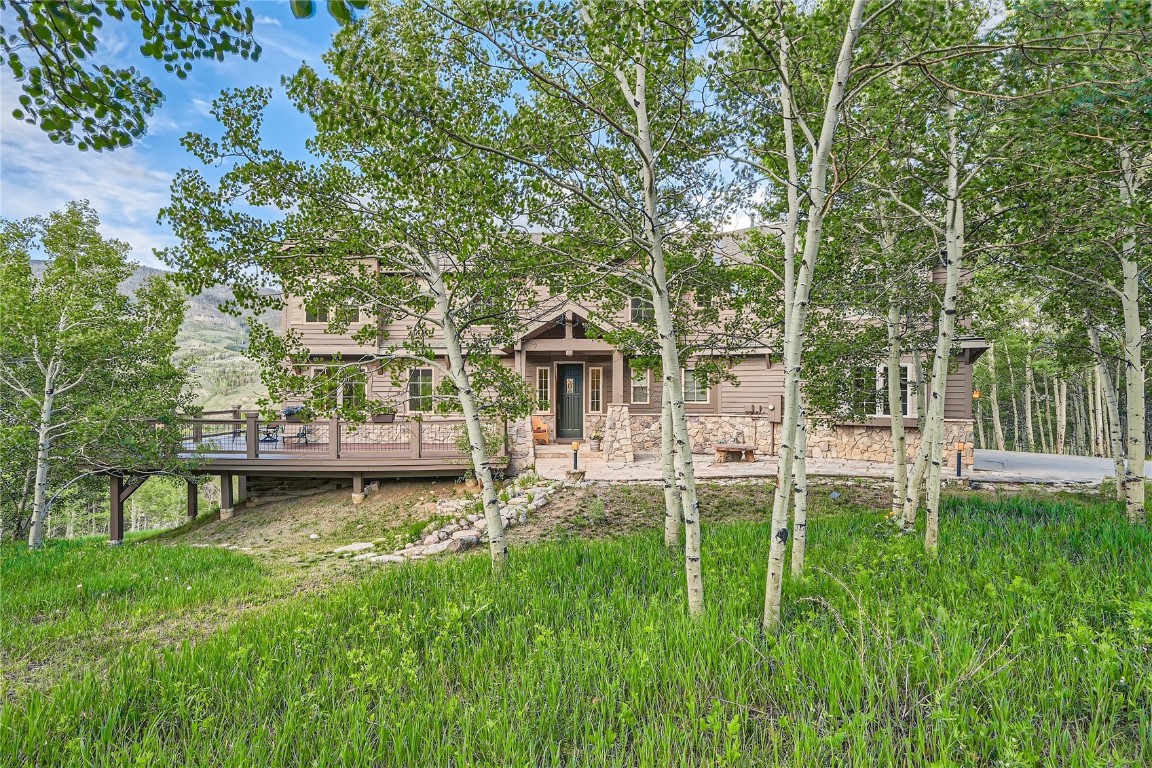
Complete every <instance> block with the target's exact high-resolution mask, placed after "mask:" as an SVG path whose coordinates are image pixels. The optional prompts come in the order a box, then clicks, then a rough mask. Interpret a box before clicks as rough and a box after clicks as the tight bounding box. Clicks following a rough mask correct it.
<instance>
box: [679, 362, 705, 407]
mask: <svg viewBox="0 0 1152 768" xmlns="http://www.w3.org/2000/svg"><path fill="white" fill-rule="evenodd" d="M684 402H686V403H706V402H708V379H707V378H705V377H704V376H703V375H700V376H697V375H696V370H695V369H694V368H685V369H684Z"/></svg>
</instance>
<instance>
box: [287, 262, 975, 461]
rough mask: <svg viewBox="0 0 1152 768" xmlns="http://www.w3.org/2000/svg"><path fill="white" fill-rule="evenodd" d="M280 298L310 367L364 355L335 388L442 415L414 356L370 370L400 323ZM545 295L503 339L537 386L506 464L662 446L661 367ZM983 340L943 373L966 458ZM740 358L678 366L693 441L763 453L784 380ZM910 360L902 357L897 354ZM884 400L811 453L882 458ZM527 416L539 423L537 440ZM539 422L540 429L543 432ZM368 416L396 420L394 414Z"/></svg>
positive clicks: (773, 361)
mask: <svg viewBox="0 0 1152 768" xmlns="http://www.w3.org/2000/svg"><path fill="white" fill-rule="evenodd" d="M933 277H937V279H938V276H933ZM927 279H932V277H928V278H927ZM285 302H286V303H285V310H284V313H283V322H284V329H285V332H287V331H295V332H297V333H298V334H299V336H300V338H301V340H302V341H303V342H304V344H305V345H306V346H307V347H308V349H309V351H310V353H311V355H312V360H313V363H311V365H312V368H313V373H315V374H320V373H322V372H323V371H324V370H325V367H326V365H327V364H328V361H330V360H331V359H333V357H334V356H336V355H339V357H340V359H341V360H342V361H343V363H345V364H347V363H348V362H350V361H352V362H354V361H358V360H360V361H363V362H364V368H365V376H364V377H363V380H362V382H361V383H359V384H355V385H353V386H354V387H363V388H364V391H354V390H349V391H345V392H344V393H343V394H342V396H345V397H360V396H363V395H365V394H366V395H368V396H369V397H371V398H373V399H379V400H382V401H385V402H388V403H390V404H393V405H394V407H395V408H396V410H397V421H396V423H397V424H399V423H400V422H401V421H403V420H405V418H411V417H418V420H419V421H420V422H421V423H422V425H423V426H422V429H429V428H432V427H434V425H435V424H436V423H437V419H438V417H437V416H435V415H433V414H432V413H430V411H431V410H432V409H431V404H432V396H433V392H434V390H435V388H436V386H437V385H438V384H439V382H438V377H439V375H440V374H439V373H438V372H437V370H436V369H435V368H433V367H416V368H413V369H412V370H411V371H410V372H409V378H408V380H407V382H399V383H398V382H396V381H395V379H394V376H393V375H392V374H390V373H388V374H386V373H380V372H378V371H377V370H375V368H374V366H373V364H372V362H371V361H372V360H373V359H374V358H375V357H376V356H377V355H378V354H381V353H383V352H384V344H385V339H395V338H396V337H398V336H400V337H402V336H403V335H404V332H405V329H404V327H401V326H399V325H398V326H396V327H390V326H387V325H384V326H381V327H380V329H379V341H378V344H377V345H372V344H362V343H358V342H357V341H356V340H355V339H354V338H353V334H354V333H356V332H357V331H359V330H361V329H362V328H363V327H364V325H365V324H366V323H371V322H374V321H373V319H372V318H370V317H368V316H362V317H360V318H359V320H360V321H361V322H357V323H353V324H352V325H351V327H349V329H348V330H347V332H345V333H343V334H339V335H335V334H330V333H328V322H327V319H328V318H327V313H326V312H324V311H323V310H320V311H315V310H313V309H310V308H309V307H308V306H306V303H305V302H304V301H303V300H302V299H301V298H299V297H293V296H288V297H286V300H285ZM543 306H545V307H546V309H545V311H544V312H543V313H542V314H541V315H540V317H539V319H538V321H537V322H535V323H533V324H530V325H528V326H527V327H526V328H525V330H524V332H523V334H522V336H521V338H520V339H519V341H518V342H517V343H516V344H515V345H514V346H512V347H510V348H508V349H505V350H503V354H504V357H503V359H504V361H505V363H506V364H507V365H508V366H510V367H512V368H513V369H514V370H515V371H517V372H518V373H519V374H520V375H521V376H523V377H524V380H525V382H526V383H527V384H528V385H529V387H530V388H531V390H532V391H533V392H534V393H535V410H534V412H533V415H532V418H531V419H525V420H524V421H523V422H522V423H519V424H514V425H510V426H509V431H508V434H509V446H510V456H509V460H510V468H511V469H512V470H514V471H515V470H519V469H523V468H524V467H526V466H529V465H531V464H532V463H533V461H534V458H535V457H536V456H537V455H539V454H540V453H541V452H546V453H548V454H549V455H555V453H556V452H557V449H558V448H561V447H562V448H563V449H564V450H569V449H568V448H567V446H568V444H569V443H571V442H573V441H581V442H583V443H587V442H588V441H590V440H594V439H597V438H599V440H600V441H602V444H603V454H604V457H605V458H606V459H608V460H610V461H624V462H627V461H631V460H633V458H634V456H635V455H636V454H637V453H639V452H644V451H652V450H658V449H659V446H660V410H661V402H662V399H661V398H662V392H661V382H660V377H659V376H654V375H653V374H652V372H651V371H648V370H644V369H643V368H641V367H638V366H637V367H633V366H632V365H631V361H630V359H629V358H628V357H627V356H626V355H624V354H622V353H621V352H619V351H618V350H617V349H615V348H614V347H613V346H612V345H611V344H610V343H608V342H607V341H604V340H603V339H601V338H597V337H596V336H597V334H594V333H593V334H590V333H589V332H588V331H589V316H590V315H591V314H592V313H590V312H589V310H588V309H586V308H585V307H583V306H581V305H580V304H578V303H576V302H572V301H567V300H566V299H565V298H564V297H562V296H553V297H549V298H548V299H547V300H546V301H545V302H544V304H543ZM650 311H651V308H650V305H647V304H646V302H644V301H643V300H640V299H633V300H632V302H631V305H630V306H629V307H627V308H626V309H624V310H622V311H621V312H620V313H619V314H618V316H617V317H616V318H615V322H618V323H621V324H630V323H639V322H642V321H643V320H644V313H645V312H650ZM599 322H600V323H601V324H603V318H599ZM986 348H987V347H986V344H985V343H984V342H983V340H981V339H978V338H974V337H966V338H962V339H961V340H960V342H959V344H958V345H957V348H956V351H955V360H954V365H953V366H952V370H951V373H950V374H949V377H948V387H947V398H946V402H945V420H946V435H945V439H946V440H947V441H948V444H952V443H958V442H963V443H965V444H966V446H967V449H966V455H967V458H968V460H969V461H970V460H971V447H972V424H973V421H972V364H973V363H974V362H975V360H976V359H977V358H978V357H979V356H980V355H981V354H982V353H983V352H984V350H985V349H986ZM738 359H739V362H737V363H736V364H735V366H734V367H733V368H732V369H731V372H732V374H734V381H722V382H720V383H717V384H713V385H712V386H709V385H708V384H707V382H706V381H704V379H703V377H697V376H696V375H695V371H694V369H693V367H692V361H688V362H687V363H686V367H685V368H684V370H682V371H681V376H682V377H683V382H684V396H685V400H686V407H687V411H688V414H689V425H690V433H691V436H692V448H693V451H694V452H705V451H707V450H708V449H709V448H710V447H711V446H712V445H714V444H722V443H742V444H750V445H754V446H755V447H756V450H757V452H759V453H762V454H765V455H775V454H776V453H777V451H778V450H779V434H780V429H779V427H780V417H781V411H782V404H783V391H784V387H783V382H784V370H783V366H782V365H781V362H780V354H779V352H778V351H774V350H773V349H771V348H769V347H767V346H758V347H756V346H753V347H746V348H743V349H742V350H741V352H740V354H739V357H738ZM911 364H912V359H911V357H909V358H907V359H906V361H905V365H906V366H907V367H910V366H911ZM876 373H877V381H878V382H880V381H882V380H883V377H882V374H883V369H882V368H879V369H878V370H877V372H876ZM904 378H905V379H906V380H907V379H910V378H912V377H911V376H905V377H904ZM880 400H881V403H880V404H879V405H878V406H877V410H876V414H875V415H874V416H871V417H870V418H868V419H867V420H865V421H858V422H850V423H838V424H835V425H832V426H822V425H813V427H812V428H811V429H810V431H809V435H808V441H809V455H810V456H813V457H816V458H839V459H866V460H875V461H886V460H889V459H890V458H891V445H892V444H891V432H890V419H891V418H892V417H891V416H890V415H888V414H887V408H886V405H887V403H886V400H884V398H880ZM903 400H904V402H905V404H906V409H905V413H903V414H901V417H902V418H903V419H904V420H905V427H906V428H907V429H908V443H909V452H910V455H914V452H915V450H916V447H917V444H918V434H917V430H916V425H917V412H916V411H917V402H916V401H917V398H916V397H909V396H907V395H905V397H904V398H903ZM533 424H535V425H536V428H537V433H536V438H537V439H536V440H534V439H533V437H534V435H533ZM542 426H543V427H546V430H547V431H546V432H541V430H540V427H542ZM372 428H373V429H376V430H383V429H393V430H396V429H399V427H397V426H395V425H393V426H391V427H382V426H378V425H377V426H374V427H372ZM541 437H542V438H543V439H540V438H541ZM377 439H381V438H379V437H378V438H377ZM548 446H552V447H551V448H549V447H548Z"/></svg>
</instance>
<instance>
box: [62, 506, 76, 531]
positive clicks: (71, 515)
mask: <svg viewBox="0 0 1152 768" xmlns="http://www.w3.org/2000/svg"><path fill="white" fill-rule="evenodd" d="M75 537H76V505H75V504H73V505H72V506H71V507H69V509H68V527H67V528H65V529H64V538H66V539H73V538H75Z"/></svg>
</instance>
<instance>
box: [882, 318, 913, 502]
mask: <svg viewBox="0 0 1152 768" xmlns="http://www.w3.org/2000/svg"><path fill="white" fill-rule="evenodd" d="M886 325H887V327H888V413H889V414H890V417H891V418H890V421H891V425H892V426H891V430H892V510H891V512H890V513H889V515H890V517H892V518H893V519H895V520H900V519H902V518H903V513H904V499H905V497H906V496H907V495H908V489H907V485H908V449H907V447H906V446H905V440H904V405H903V403H902V402H901V398H900V373H901V369H900V358H901V357H903V350H902V349H901V344H900V307H899V305H898V304H896V302H895V301H892V302H891V303H889V305H888V322H887V323H886Z"/></svg>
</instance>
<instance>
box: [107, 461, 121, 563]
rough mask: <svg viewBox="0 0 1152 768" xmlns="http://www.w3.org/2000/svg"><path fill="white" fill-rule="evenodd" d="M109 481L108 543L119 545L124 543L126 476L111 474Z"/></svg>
mask: <svg viewBox="0 0 1152 768" xmlns="http://www.w3.org/2000/svg"><path fill="white" fill-rule="evenodd" d="M108 483H109V493H108V543H109V544H111V545H113V546H117V545H120V544H123V543H124V478H122V477H119V476H118V475H111V476H110V477H109V478H108Z"/></svg>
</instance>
